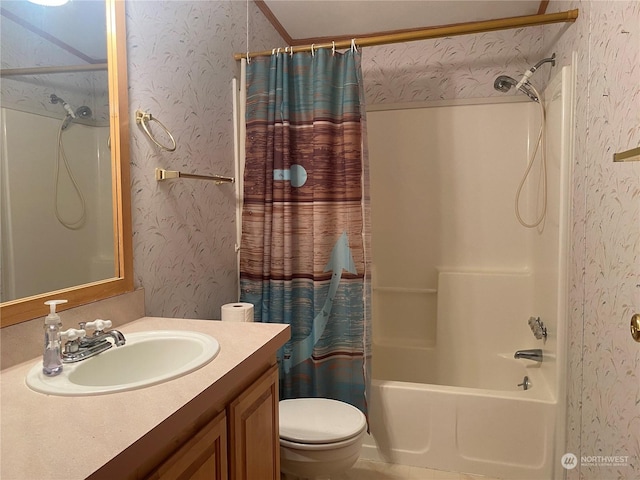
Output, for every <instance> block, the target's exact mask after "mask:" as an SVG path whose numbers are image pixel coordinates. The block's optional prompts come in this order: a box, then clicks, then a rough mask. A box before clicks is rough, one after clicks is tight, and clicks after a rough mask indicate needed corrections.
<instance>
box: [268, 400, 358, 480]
mask: <svg viewBox="0 0 640 480" xmlns="http://www.w3.org/2000/svg"><path fill="white" fill-rule="evenodd" d="M279 413H280V470H281V471H282V473H284V474H286V475H287V479H289V478H291V476H293V477H294V478H295V477H298V478H311V479H315V478H318V479H319V478H328V477H329V476H330V475H333V474H336V473H340V472H343V471H345V470H347V469H348V468H350V467H351V466H352V465H353V464H354V463H355V462H356V460H357V459H358V457H359V456H360V450H361V449H362V440H363V437H364V434H365V431H366V427H367V420H366V418H365V416H364V415H363V413H362V412H361V411H360V410H358V409H357V408H356V407H354V406H352V405H349V404H348V403H344V402H340V401H338V400H331V399H328V398H295V399H290V400H281V401H280V409H279Z"/></svg>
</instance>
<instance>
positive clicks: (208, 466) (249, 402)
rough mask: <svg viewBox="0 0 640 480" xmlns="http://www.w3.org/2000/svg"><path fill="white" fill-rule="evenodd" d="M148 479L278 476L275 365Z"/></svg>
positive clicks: (243, 479)
mask: <svg viewBox="0 0 640 480" xmlns="http://www.w3.org/2000/svg"><path fill="white" fill-rule="evenodd" d="M146 478H147V479H148V480H177V479H180V480H187V479H190V480H258V479H259V480H279V478H280V439H279V430H278V368H277V366H275V365H274V366H272V367H270V368H269V369H268V370H267V371H266V372H264V373H263V374H262V375H261V376H260V377H259V378H258V379H257V380H256V381H255V382H253V383H252V384H251V385H249V386H248V387H247V388H246V389H245V390H244V391H243V392H242V393H240V395H238V396H237V397H236V398H235V399H234V400H232V401H231V402H230V403H229V404H228V405H227V406H226V409H225V410H224V411H223V412H222V413H220V414H219V415H217V416H216V417H215V418H214V419H213V420H211V421H210V422H208V423H207V424H206V425H205V426H204V427H203V428H202V429H200V430H199V431H198V432H197V433H196V434H195V435H194V436H193V437H191V438H190V439H189V440H188V441H187V442H186V443H184V444H183V445H182V446H181V447H180V448H179V449H178V450H177V451H176V452H174V453H173V454H172V455H171V456H169V457H168V458H167V459H165V460H164V461H163V462H162V463H161V464H160V466H158V467H157V468H156V469H154V471H153V472H152V473H151V474H150V475H148V476H147V477H146Z"/></svg>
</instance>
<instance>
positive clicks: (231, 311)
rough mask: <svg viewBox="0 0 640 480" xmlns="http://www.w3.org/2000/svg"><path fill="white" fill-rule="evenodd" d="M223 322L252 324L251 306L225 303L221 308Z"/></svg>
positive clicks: (248, 304) (241, 303) (239, 303)
mask: <svg viewBox="0 0 640 480" xmlns="http://www.w3.org/2000/svg"><path fill="white" fill-rule="evenodd" d="M221 311H222V321H223V322H253V304H251V303H244V302H238V303H227V304H225V305H223V306H222V308H221Z"/></svg>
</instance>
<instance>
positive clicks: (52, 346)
mask: <svg viewBox="0 0 640 480" xmlns="http://www.w3.org/2000/svg"><path fill="white" fill-rule="evenodd" d="M61 303H67V301H66V300H49V301H48V302H44V304H45V305H49V315H47V316H46V318H45V319H44V354H43V356H42V373H44V374H45V375H47V376H49V377H53V376H56V375H58V374H60V373H62V352H61V351H60V348H61V345H60V327H62V321H60V316H59V315H58V314H57V313H56V305H60V304H61Z"/></svg>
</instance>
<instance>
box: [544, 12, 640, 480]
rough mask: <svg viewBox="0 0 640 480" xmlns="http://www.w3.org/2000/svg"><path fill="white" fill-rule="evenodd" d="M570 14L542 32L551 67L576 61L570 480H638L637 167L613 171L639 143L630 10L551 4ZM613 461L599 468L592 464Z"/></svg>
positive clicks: (637, 51)
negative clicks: (549, 46) (577, 461)
mask: <svg viewBox="0 0 640 480" xmlns="http://www.w3.org/2000/svg"><path fill="white" fill-rule="evenodd" d="M551 5H552V9H551V10H550V11H556V10H557V11H560V10H567V9H571V8H579V9H580V18H579V19H578V21H577V22H576V23H575V25H574V26H573V27H571V28H570V29H559V28H558V27H546V29H547V30H546V31H545V43H546V40H547V38H549V40H551V41H556V43H555V45H553V46H554V48H555V50H556V51H557V52H558V56H559V58H560V59H561V60H560V64H561V65H562V64H565V63H567V62H569V61H570V57H571V52H572V51H576V52H577V55H578V78H577V83H578V88H577V98H576V114H577V115H576V130H575V131H576V135H575V140H576V143H575V146H576V150H575V159H574V164H573V170H574V173H573V192H572V194H573V198H574V205H573V225H574V229H573V251H572V265H571V266H572V279H571V293H570V303H571V318H570V331H569V336H570V338H569V342H570V345H569V354H570V358H569V371H570V384H569V398H568V401H569V412H568V413H569V418H568V445H567V450H568V451H569V452H573V453H574V454H576V455H578V457H580V456H584V457H589V458H586V459H585V460H587V461H586V462H584V464H582V465H579V466H578V468H576V469H575V470H571V471H570V472H569V478H570V479H577V478H580V479H586V480H591V479H593V480H608V479H635V478H640V408H639V405H640V348H639V347H640V345H639V344H637V343H635V342H634V341H633V340H632V339H631V336H630V334H629V321H630V319H631V315H632V314H633V313H635V312H638V311H640V234H639V232H640V163H637V162H636V163H613V162H612V155H613V153H614V152H617V151H622V150H627V149H629V148H633V147H637V146H638V145H639V144H640V116H639V113H638V112H640V3H639V2H636V1H607V2H600V1H599V2H588V1H574V2H553V3H552V4H551ZM615 455H617V456H623V457H625V458H624V459H623V461H622V462H619V463H621V465H617V466H614V465H608V464H607V462H606V461H603V460H602V459H598V458H597V456H615Z"/></svg>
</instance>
